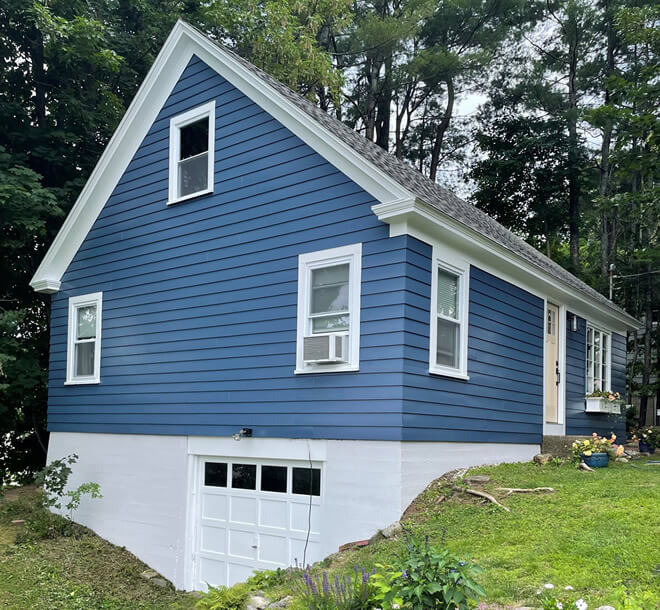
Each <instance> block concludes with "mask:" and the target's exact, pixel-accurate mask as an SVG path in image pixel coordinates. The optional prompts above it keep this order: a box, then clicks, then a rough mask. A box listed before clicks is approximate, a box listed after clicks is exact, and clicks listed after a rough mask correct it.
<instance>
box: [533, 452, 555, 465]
mask: <svg viewBox="0 0 660 610" xmlns="http://www.w3.org/2000/svg"><path fill="white" fill-rule="evenodd" d="M551 459H552V454H551V453H538V454H537V455H535V456H534V461H535V462H536V463H537V464H540V465H541V466H545V465H546V464H547V463H548V462H549V461H550V460H551Z"/></svg>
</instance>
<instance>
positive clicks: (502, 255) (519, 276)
mask: <svg viewBox="0 0 660 610" xmlns="http://www.w3.org/2000/svg"><path fill="white" fill-rule="evenodd" d="M371 209H372V211H373V212H374V214H376V216H377V217H378V219H379V220H382V221H383V222H386V223H387V224H389V225H390V236H392V237H394V236H396V235H403V234H407V235H412V236H414V237H417V238H418V239H420V240H422V241H425V242H426V243H433V242H435V241H438V240H440V241H447V242H456V244H457V245H458V246H459V248H460V249H461V250H466V251H468V252H469V253H470V255H471V256H473V257H474V260H475V264H476V265H477V266H479V267H481V268H483V269H484V270H485V271H489V272H491V273H493V272H494V273H496V274H497V275H498V276H499V277H501V278H502V279H505V280H508V281H511V282H512V283H514V284H515V285H518V286H520V287H522V288H524V289H526V290H528V291H529V292H531V293H532V294H535V295H537V296H539V297H541V298H550V299H551V300H552V299H554V300H556V301H557V304H558V305H565V306H566V307H567V308H568V310H569V311H571V312H572V313H575V314H577V315H579V316H581V317H583V318H585V319H587V320H589V321H600V322H601V323H602V324H604V325H605V326H606V327H607V328H609V329H612V330H614V331H616V332H621V333H625V332H626V330H634V329H636V328H639V322H638V321H637V320H636V319H635V318H633V317H632V316H630V315H628V314H626V313H622V312H620V311H618V310H617V309H615V308H614V307H609V306H607V305H605V304H603V303H601V302H599V301H597V300H596V299H593V298H591V297H589V295H587V294H585V293H584V292H581V291H579V290H577V289H576V288H574V287H573V286H570V285H569V284H567V283H565V282H564V281H562V280H561V279H559V278H557V277H555V276H553V275H552V274H550V273H548V272H547V271H545V270H543V269H541V268H540V267H537V266H536V265H534V264H532V263H530V262H528V261H526V260H525V259H523V258H521V257H520V256H518V255H516V254H514V253H513V252H511V251H510V250H508V249H507V248H505V247H504V246H502V245H500V244H498V243H497V242H495V241H493V240H492V239H490V238H488V237H485V236H484V235H482V234H481V233H479V232H478V231H476V230H474V229H472V228H470V227H468V226H466V225H464V224H463V223H460V222H459V221H457V220H455V219H453V218H451V217H449V216H448V215H447V214H444V213H443V212H441V211H440V210H438V209H437V208H435V207H433V206H431V205H429V204H427V203H426V202H424V201H422V200H420V199H416V198H411V199H407V200H400V201H391V202H386V203H381V204H378V205H374V206H372V208H371Z"/></svg>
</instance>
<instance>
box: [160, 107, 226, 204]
mask: <svg viewBox="0 0 660 610" xmlns="http://www.w3.org/2000/svg"><path fill="white" fill-rule="evenodd" d="M214 125H215V101H212V102H209V103H208V104H204V105H203V106H200V107H198V108H194V109H193V110H190V111H188V112H185V113H184V114H180V115H179V116H176V117H174V118H172V119H171V120H170V172H169V201H168V203H176V202H178V201H183V200H185V199H190V198H191V197H197V196H199V195H204V194H206V193H212V192H213V160H214V155H213V152H214V138H213V135H214Z"/></svg>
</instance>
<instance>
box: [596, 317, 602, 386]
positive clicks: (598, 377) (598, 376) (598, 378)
mask: <svg viewBox="0 0 660 610" xmlns="http://www.w3.org/2000/svg"><path fill="white" fill-rule="evenodd" d="M600 338H601V334H600V332H598V331H597V330H595V331H594V390H602V389H603V384H602V376H601V360H600V359H601V352H600Z"/></svg>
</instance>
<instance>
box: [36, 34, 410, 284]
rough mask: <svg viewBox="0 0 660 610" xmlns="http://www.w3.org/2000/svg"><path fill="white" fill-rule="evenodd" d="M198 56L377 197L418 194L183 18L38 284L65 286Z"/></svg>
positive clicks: (69, 219) (394, 198) (58, 238)
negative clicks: (66, 277)
mask: <svg viewBox="0 0 660 610" xmlns="http://www.w3.org/2000/svg"><path fill="white" fill-rule="evenodd" d="M193 55H196V56H197V57H199V58H200V59H201V60H202V61H204V62H205V63H206V64H208V65H209V66H210V67H211V68H213V69H214V70H215V71H216V72H218V73H219V74H220V75H221V76H222V77H223V78H225V79H226V80H227V81H229V82H230V83H231V84H232V85H234V86H235V87H236V88H237V89H238V90H240V91H241V92H242V93H244V94H245V95H246V96H247V97H249V98H250V99H251V100H252V101H254V102H255V103H257V104H258V105H259V106H261V108H263V109H264V110H265V111H266V112H268V113H269V114H270V115H272V116H273V117H274V118H276V119H277V120H279V121H280V122H281V123H282V124H283V125H284V126H285V127H287V128H288V129H289V130H290V131H292V132H293V133H294V134H295V135H297V136H298V137H299V138H300V139H301V140H303V141H304V142H305V143H306V144H308V145H309V146H311V147H312V148H313V149H314V150H315V151H316V152H318V153H319V154H320V155H321V156H323V157H324V158H325V159H327V160H328V161H329V162H330V163H332V164H333V165H334V166H335V167H337V169H339V170H340V171H342V172H343V173H345V174H346V175H347V176H348V177H349V178H351V180H353V181H355V182H356V183H357V184H358V185H359V186H361V187H362V188H363V189H364V190H365V191H367V192H368V193H369V194H371V195H372V196H373V197H374V199H376V200H378V201H380V202H383V203H392V202H394V201H400V200H402V199H410V198H412V195H411V193H410V192H408V191H407V190H406V189H405V188H403V187H402V186H401V185H400V184H399V183H398V182H396V181H395V180H393V179H392V178H391V177H389V176H388V175H387V174H385V173H384V172H383V171H381V170H380V169H378V168H376V167H375V166H374V165H372V164H371V163H370V162H369V161H367V160H366V159H364V157H362V156H361V155H360V154H359V153H357V152H355V151H354V150H353V149H351V148H350V147H349V146H347V145H346V144H345V143H344V142H342V141H341V140H340V139H339V138H338V137H337V136H336V135H334V134H332V133H331V132H329V131H328V130H326V129H325V128H324V127H323V126H322V125H320V124H319V123H318V122H317V121H315V120H314V119H313V118H311V117H310V116H309V115H307V114H306V113H305V112H303V111H302V110H300V109H299V108H297V107H296V106H295V105H294V104H292V103H291V102H290V101H288V100H287V99H286V98H284V97H283V96H282V95H281V94H280V93H279V92H277V91H276V90H275V89H273V88H272V87H271V86H270V85H268V84H267V83H265V82H264V81H263V80H262V79H260V78H259V77H258V76H257V75H256V74H254V73H252V72H251V71H249V70H247V69H246V68H245V67H244V66H243V65H241V64H240V63H239V62H238V61H237V60H236V59H235V58H233V57H232V56H231V55H230V54H228V53H226V52H224V51H223V49H221V48H220V47H219V46H217V45H216V44H214V43H213V42H212V41H211V40H209V39H208V38H206V37H205V36H203V35H202V34H200V33H199V32H198V31H197V30H195V29H194V28H193V27H191V26H189V25H188V24H186V23H185V22H183V21H178V22H177V23H176V25H175V26H174V28H173V29H172V32H171V33H170V35H169V36H168V38H167V40H166V41H165V44H164V45H163V48H162V49H161V51H160V53H159V54H158V57H156V60H155V61H154V64H153V66H152V67H151V69H150V70H149V73H148V74H147V76H146V78H145V79H144V82H143V83H142V85H141V86H140V89H139V90H138V92H137V94H136V95H135V98H134V99H133V101H132V102H131V105H130V106H129V108H128V110H127V111H126V114H125V115H124V118H123V119H122V120H121V122H120V123H119V126H118V127H117V129H116V130H115V133H114V134H113V136H112V138H111V139H110V142H109V143H108V145H107V146H106V148H105V151H104V152H103V154H102V155H101V158H100V159H99V162H98V163H97V165H96V167H95V168H94V171H93V172H92V174H91V175H90V177H89V179H88V180H87V183H86V184H85V187H84V188H83V190H82V191H81V193H80V195H79V197H78V199H77V201H76V203H75V205H74V206H73V209H72V210H71V212H70V213H69V215H68V217H67V218H66V220H65V221H64V224H63V225H62V228H61V229H60V231H59V233H58V234H57V236H56V237H55V240H54V241H53V243H52V245H51V247H50V249H49V250H48V252H47V253H46V256H45V257H44V259H43V261H42V262H41V264H40V265H39V268H38V269H37V271H36V273H35V274H34V277H33V278H32V280H31V281H30V286H32V288H34V290H36V291H38V292H45V293H53V292H57V291H58V290H59V287H60V282H61V280H62V276H63V275H64V273H65V271H66V269H67V267H68V266H69V265H70V264H71V261H72V260H73V257H74V256H75V254H76V252H77V251H78V249H79V248H80V246H81V244H82V243H83V241H84V239H85V237H86V236H87V234H88V233H89V231H90V230H91V228H92V226H93V225H94V222H95V221H96V219H97V218H98V216H99V214H100V213H101V210H102V209H103V206H104V205H105V203H106V201H107V200H108V198H109V197H110V195H111V194H112V191H113V190H114V188H115V187H116V185H117V183H118V182H119V180H120V179H121V176H122V175H123V173H124V172H125V171H126V168H127V167H128V164H129V162H130V160H131V159H132V158H133V156H134V154H135V152H136V151H137V149H138V147H139V146H140V144H141V142H142V140H143V139H144V137H145V136H146V134H147V133H148V131H149V129H150V128H151V125H152V124H153V122H154V120H155V119H156V117H157V116H158V113H159V112H160V110H161V108H162V107H163V104H164V103H165V101H166V100H167V98H168V96H169V95H170V92H171V91H172V89H173V88H174V85H175V84H176V83H177V81H178V80H179V78H180V76H181V74H182V72H183V70H184V69H185V67H186V66H187V65H188V62H189V61H190V59H191V58H192V57H193ZM163 203H165V202H163Z"/></svg>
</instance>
